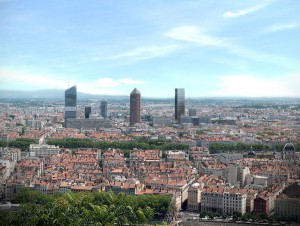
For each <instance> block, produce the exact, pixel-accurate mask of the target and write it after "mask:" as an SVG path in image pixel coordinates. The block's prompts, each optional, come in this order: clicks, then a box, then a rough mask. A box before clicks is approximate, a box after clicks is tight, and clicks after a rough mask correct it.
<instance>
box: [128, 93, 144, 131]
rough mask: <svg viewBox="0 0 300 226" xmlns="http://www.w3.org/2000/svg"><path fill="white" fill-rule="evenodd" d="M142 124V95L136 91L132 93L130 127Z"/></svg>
mask: <svg viewBox="0 0 300 226" xmlns="http://www.w3.org/2000/svg"><path fill="white" fill-rule="evenodd" d="M140 122H141V93H140V92H139V91H138V90H137V89H134V90H133V91H132V92H131V93H130V125H134V124H135V123H140Z"/></svg>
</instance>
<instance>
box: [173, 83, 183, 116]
mask: <svg viewBox="0 0 300 226" xmlns="http://www.w3.org/2000/svg"><path fill="white" fill-rule="evenodd" d="M183 115H185V94H184V89H183V88H176V89H175V119H176V120H178V121H179V120H180V117H181V116H183Z"/></svg>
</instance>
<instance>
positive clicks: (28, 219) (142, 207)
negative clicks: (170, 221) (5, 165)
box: [0, 189, 171, 226]
mask: <svg viewBox="0 0 300 226" xmlns="http://www.w3.org/2000/svg"><path fill="white" fill-rule="evenodd" d="M14 201H15V202H20V203H21V208H20V210H19V211H18V212H16V213H12V212H10V211H0V225H30V226H32V225H74V226H75V225H99V226H102V225H106V226H107V225H125V224H127V225H137V224H143V223H147V222H149V221H150V220H152V219H153V218H154V215H155V214H154V213H155V212H158V211H159V212H160V213H163V214H165V212H164V211H166V210H167V207H168V205H169V204H170V202H171V198H170V197H168V196H159V195H151V196H130V195H125V194H123V193H119V194H118V195H115V194H114V193H112V192H95V193H83V192H82V193H72V192H67V193H66V194H62V195H58V196H47V195H44V194H42V193H39V192H35V191H31V190H28V189H25V190H23V191H22V192H20V193H19V194H18V195H17V197H16V199H15V200H14Z"/></svg>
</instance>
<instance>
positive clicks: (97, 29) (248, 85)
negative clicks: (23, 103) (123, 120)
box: [0, 0, 300, 97]
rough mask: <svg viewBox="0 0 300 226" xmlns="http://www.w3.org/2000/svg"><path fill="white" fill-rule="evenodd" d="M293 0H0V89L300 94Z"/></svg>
mask: <svg viewBox="0 0 300 226" xmlns="http://www.w3.org/2000/svg"><path fill="white" fill-rule="evenodd" d="M299 11H300V2H299V1H294V0H252V1H217V0H215V1H199V0H195V1H189V0H187V1H176V0H168V1H134V0H132V1H128V0H125V1H121V2H115V1H112V2H108V1H96V0H91V1H57V0H53V1H36V0H35V1H33V0H32V1H31V0H29V1H21V0H0V79H1V85H0V89H1V90H4V89H10V90H14V89H16V90H38V89H67V88H68V87H71V86H72V85H77V90H78V92H85V93H91V94H108V95H112V94H116V95H129V94H130V92H131V91H132V90H133V89H134V88H138V89H139V90H140V92H141V95H142V96H145V97H173V96H174V89H175V88H185V92H186V96H187V97H203V96H218V97H222V96H225V97H226V96H231V97H234V96H242V97H245V96H247V97H276V96H283V97H284V96H289V97H300V88H299V87H300V41H299V40H300V38H299V37H300V14H299Z"/></svg>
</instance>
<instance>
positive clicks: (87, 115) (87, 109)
mask: <svg viewBox="0 0 300 226" xmlns="http://www.w3.org/2000/svg"><path fill="white" fill-rule="evenodd" d="M91 113H92V108H91V107H85V108H84V118H90V114H91Z"/></svg>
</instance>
